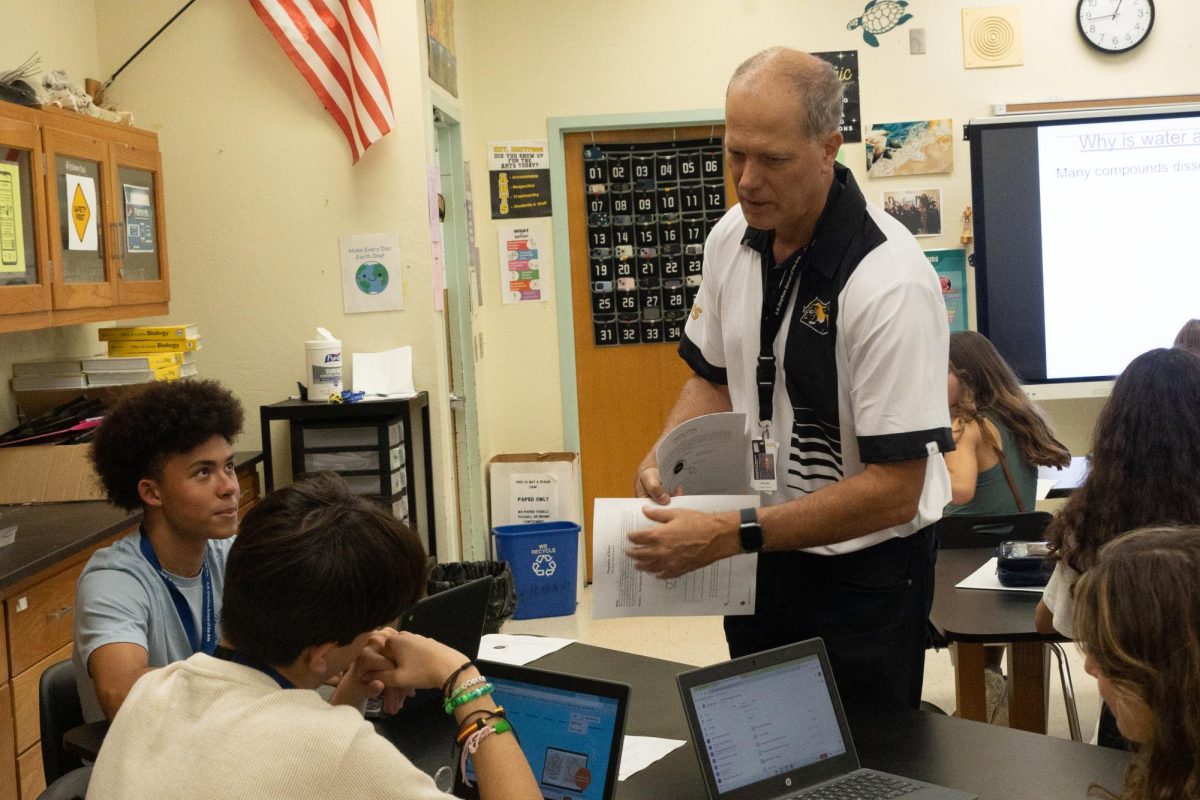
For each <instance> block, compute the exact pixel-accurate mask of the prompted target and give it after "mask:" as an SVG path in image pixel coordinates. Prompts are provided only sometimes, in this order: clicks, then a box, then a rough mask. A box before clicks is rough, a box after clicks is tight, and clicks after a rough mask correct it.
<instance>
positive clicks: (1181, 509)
mask: <svg viewBox="0 0 1200 800" xmlns="http://www.w3.org/2000/svg"><path fill="white" fill-rule="evenodd" d="M1163 523H1179V524H1185V525H1200V356H1196V355H1193V354H1192V353H1189V352H1187V351H1185V350H1180V349H1177V348H1172V349H1169V350H1167V349H1158V350H1151V351H1149V352H1147V353H1143V354H1142V355H1140V356H1138V357H1137V358H1135V359H1134V360H1133V361H1131V362H1130V363H1129V366H1128V367H1126V368H1125V371H1124V372H1122V373H1121V375H1120V377H1118V378H1117V381H1116V383H1115V384H1114V385H1113V391H1112V395H1111V396H1110V397H1109V398H1108V402H1107V403H1105V404H1104V408H1103V409H1101V411H1100V417H1099V419H1098V420H1097V422H1096V430H1095V433H1094V435H1093V441H1092V453H1091V467H1090V470H1089V472H1088V476H1087V479H1086V480H1085V481H1084V483H1083V485H1082V486H1080V487H1079V488H1078V489H1076V490H1075V492H1074V493H1073V494H1072V495H1071V498H1070V499H1069V500H1067V503H1066V505H1064V506H1063V508H1062V510H1060V511H1059V512H1058V514H1057V515H1055V517H1054V520H1053V521H1052V522H1051V523H1050V526H1049V527H1048V528H1047V529H1046V538H1047V539H1048V540H1049V542H1050V549H1051V551H1052V552H1051V556H1050V557H1051V559H1052V560H1054V561H1055V562H1056V563H1055V566H1054V574H1053V575H1052V576H1051V578H1050V582H1049V583H1048V584H1047V585H1046V591H1045V593H1044V594H1043V595H1042V600H1041V602H1039V603H1038V606H1037V613H1036V616H1035V624H1036V627H1037V630H1038V632H1039V633H1043V634H1052V633H1055V632H1056V631H1057V632H1058V633H1061V634H1062V635H1063V636H1066V637H1067V638H1070V639H1074V638H1075V634H1076V631H1075V629H1074V628H1073V627H1072V625H1071V621H1072V615H1073V613H1074V599H1073V592H1072V588H1073V586H1074V584H1075V581H1076V580H1078V578H1079V576H1080V575H1081V574H1083V573H1085V572H1086V571H1087V570H1089V569H1091V568H1092V565H1093V564H1095V563H1096V557H1097V554H1098V552H1099V550H1100V548H1101V546H1103V545H1104V544H1106V543H1107V542H1109V541H1111V540H1113V539H1115V538H1116V537H1118V536H1120V535H1121V534H1123V533H1125V532H1126V531H1130V530H1133V529H1134V528H1140V527H1144V526H1146V525H1158V524H1163ZM1138 601H1139V598H1138V597H1137V596H1132V597H1130V598H1129V602H1131V603H1134V604H1136V603H1137V602H1138ZM1099 743H1100V744H1104V745H1108V746H1111V747H1126V746H1127V745H1126V743H1124V742H1123V741H1122V740H1121V738H1120V737H1119V736H1118V735H1117V733H1116V727H1115V725H1114V724H1113V721H1112V715H1111V712H1110V711H1109V710H1108V709H1107V708H1102V709H1101V716H1100V737H1099Z"/></svg>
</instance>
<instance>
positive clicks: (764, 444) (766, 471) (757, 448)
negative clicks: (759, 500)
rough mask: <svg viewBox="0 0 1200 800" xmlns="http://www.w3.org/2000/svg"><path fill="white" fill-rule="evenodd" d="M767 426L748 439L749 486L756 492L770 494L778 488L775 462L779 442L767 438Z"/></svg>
mask: <svg viewBox="0 0 1200 800" xmlns="http://www.w3.org/2000/svg"><path fill="white" fill-rule="evenodd" d="M769 435H770V429H769V428H763V429H762V433H761V434H759V435H758V436H756V437H754V438H753V439H751V440H750V456H751V458H750V463H751V474H750V487H751V488H752V489H753V490H754V491H756V492H762V493H763V494H772V493H774V492H775V490H776V488H778V483H777V482H776V479H775V464H776V463H777V461H778V459H779V443H778V442H776V441H774V440H773V439H770V438H768V437H769Z"/></svg>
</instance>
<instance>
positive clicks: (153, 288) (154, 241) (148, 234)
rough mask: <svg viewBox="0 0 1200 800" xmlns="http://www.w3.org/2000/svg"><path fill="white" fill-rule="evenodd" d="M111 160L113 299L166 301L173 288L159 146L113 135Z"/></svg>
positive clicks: (138, 301) (126, 302)
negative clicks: (146, 146) (141, 145)
mask: <svg viewBox="0 0 1200 800" xmlns="http://www.w3.org/2000/svg"><path fill="white" fill-rule="evenodd" d="M109 162H110V164H111V168H110V170H109V178H110V180H111V184H110V185H109V188H108V198H109V208H108V218H109V219H110V220H111V222H110V225H111V227H112V233H113V237H112V238H113V243H114V247H113V250H114V252H113V260H114V262H115V263H116V265H117V302H118V303H120V304H121V305H138V304H141V303H165V302H167V301H168V300H170V299H171V290H170V279H169V277H168V274H167V230H166V215H165V214H164V212H163V181H162V159H161V157H160V156H159V153H158V151H157V150H149V149H146V148H144V147H139V146H137V145H135V144H131V143H129V142H124V141H117V142H113V143H112V144H110V145H109Z"/></svg>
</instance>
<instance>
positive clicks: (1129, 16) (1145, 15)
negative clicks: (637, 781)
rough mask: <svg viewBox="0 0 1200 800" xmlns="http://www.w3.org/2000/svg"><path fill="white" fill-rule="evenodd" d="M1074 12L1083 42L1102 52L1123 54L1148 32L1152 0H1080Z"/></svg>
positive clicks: (1148, 33) (1151, 16)
mask: <svg viewBox="0 0 1200 800" xmlns="http://www.w3.org/2000/svg"><path fill="white" fill-rule="evenodd" d="M1075 14H1076V21H1077V23H1078V25H1079V33H1080V34H1082V35H1083V40H1084V41H1085V42H1087V43H1088V44H1090V45H1091V46H1092V47H1094V48H1096V49H1097V50H1099V51H1100V52H1102V53H1126V52H1128V51H1130V50H1132V49H1133V48H1135V47H1137V46H1138V45H1140V44H1141V43H1142V42H1144V41H1146V37H1147V36H1149V35H1150V29H1151V28H1152V27H1154V0H1079V5H1078V6H1076V8H1075Z"/></svg>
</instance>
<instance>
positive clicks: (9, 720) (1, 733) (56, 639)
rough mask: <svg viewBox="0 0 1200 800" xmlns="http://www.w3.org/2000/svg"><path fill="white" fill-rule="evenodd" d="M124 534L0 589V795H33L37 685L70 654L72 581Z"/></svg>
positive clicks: (39, 785) (38, 757)
mask: <svg viewBox="0 0 1200 800" xmlns="http://www.w3.org/2000/svg"><path fill="white" fill-rule="evenodd" d="M127 533H129V531H128V530H126V531H122V532H121V533H118V534H116V535H114V536H110V537H109V538H107V539H105V540H104V541H102V542H100V543H99V544H96V545H95V546H93V547H90V548H88V549H87V550H85V551H83V552H81V553H78V554H76V555H74V556H71V557H70V558H68V559H66V560H65V561H63V562H60V563H59V564H56V565H54V566H52V567H50V568H48V569H46V570H43V571H42V572H40V573H38V574H37V575H34V576H32V577H30V578H28V579H26V580H23V581H21V582H20V583H18V584H15V585H13V586H10V587H8V588H7V589H5V590H3V592H0V597H2V598H3V609H4V614H3V625H2V626H0V634H3V636H0V652H3V651H7V658H5V659H4V663H3V665H2V667H0V672H2V673H5V679H4V681H3V682H2V683H0V798H5V800H7V798H14V800H15V798H17V797H18V794H17V788H16V787H17V786H19V787H20V795H19V796H20V798H21V800H32V798H36V797H37V796H38V794H39V793H41V791H42V789H44V788H45V785H46V782H45V779H44V776H43V774H42V748H41V722H40V719H39V716H38V685H39V682H40V680H41V677H42V673H43V672H45V671H46V669H48V668H49V667H50V666H52V665H54V664H57V663H58V662H59V661H63V660H65V659H68V658H70V657H71V627H72V625H73V622H74V604H75V583H76V581H78V579H79V574H80V573H81V572H83V567H84V565H85V564H86V563H87V560H88V559H89V558H90V557H91V555H92V553H94V552H95V551H96V550H98V549H100V548H101V547H107V546H108V545H110V544H112V543H113V542H114V541H116V540H117V539H119V538H120V537H122V536H124V535H125V534H127Z"/></svg>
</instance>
